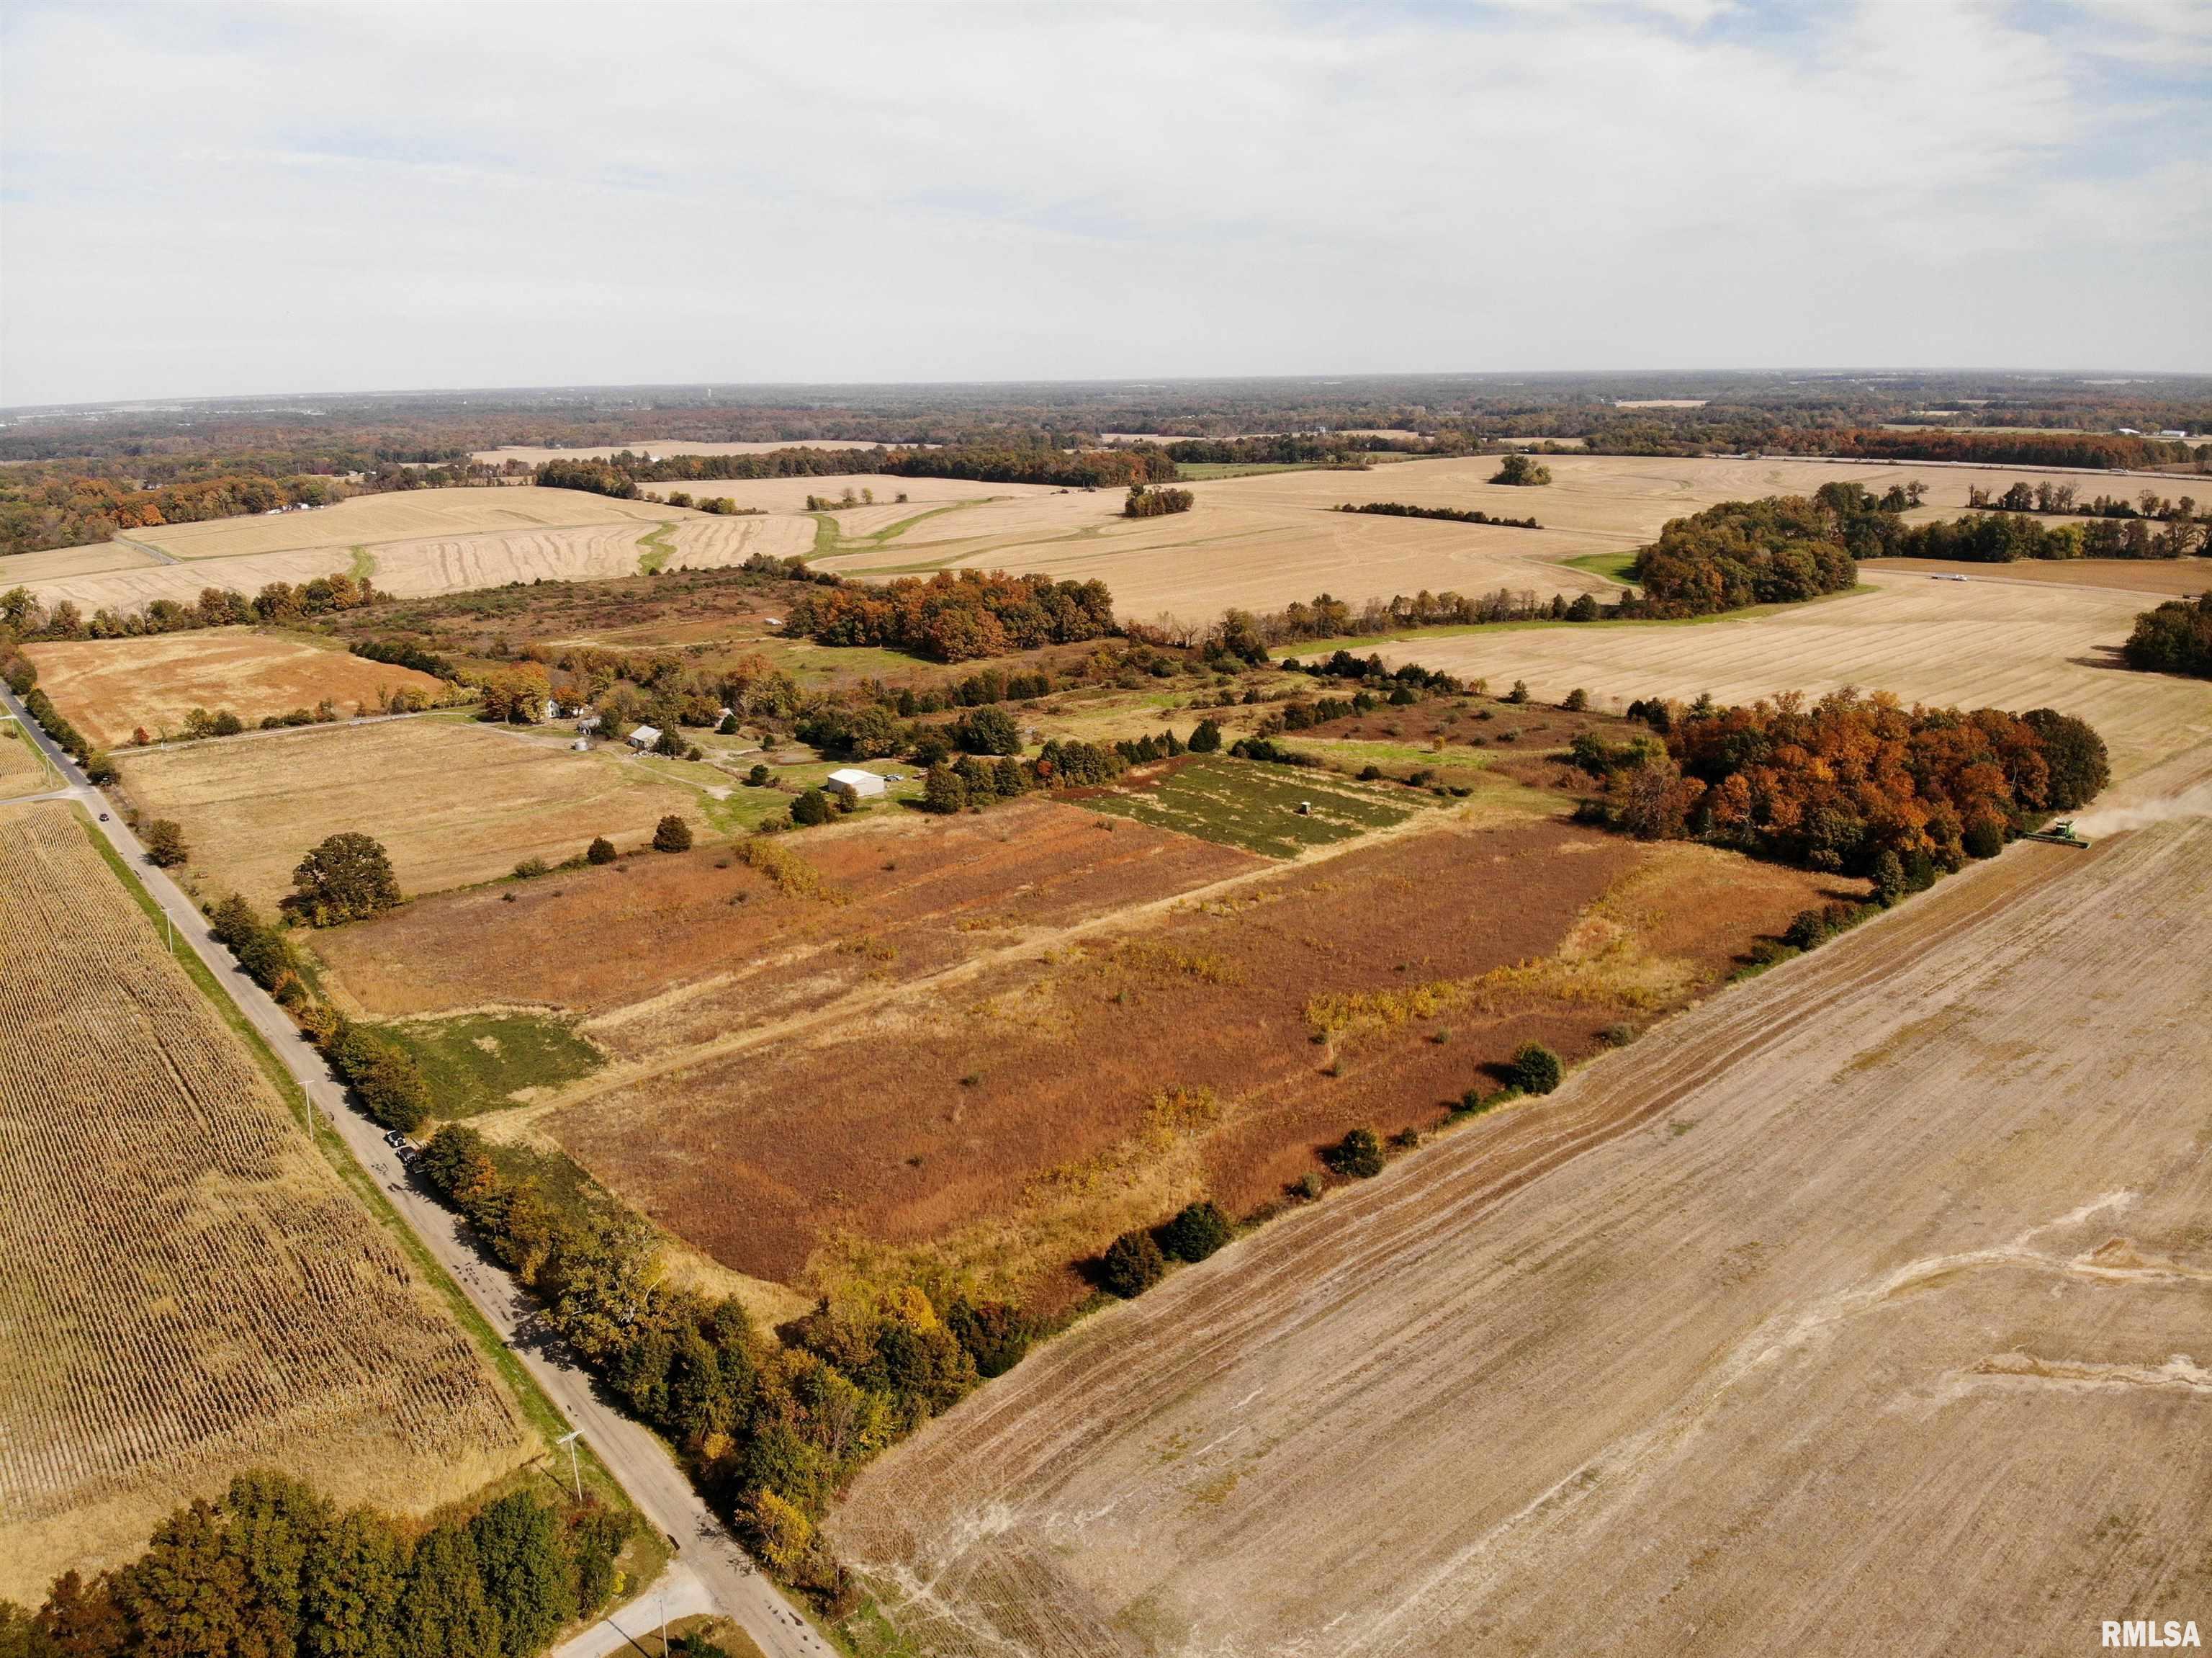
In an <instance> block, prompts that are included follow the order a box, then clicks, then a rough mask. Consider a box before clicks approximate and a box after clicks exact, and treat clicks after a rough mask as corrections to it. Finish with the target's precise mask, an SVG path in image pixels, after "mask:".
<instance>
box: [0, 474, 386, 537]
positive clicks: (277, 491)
mask: <svg viewBox="0 0 2212 1658" xmlns="http://www.w3.org/2000/svg"><path fill="white" fill-rule="evenodd" d="M352 493H354V491H353V490H352V489H351V488H350V487H349V486H348V485H345V484H344V483H343V482H341V481H339V480H338V479H334V478H315V477H294V478H263V477H256V476H252V475H244V474H231V475H227V476H223V477H218V478H204V479H194V480H191V481H190V482H184V483H175V484H163V485H155V486H154V487H152V488H144V489H140V488H133V487H131V485H129V484H128V483H125V482H118V481H117V480H115V479H108V478H102V477H96V476H88V475H86V474H85V473H82V472H64V471H58V470H54V469H40V470H39V471H36V472H31V473H28V474H21V473H16V474H12V475H11V474H7V473H0V556H4V555H5V554H8V553H11V552H38V551H40V549H42V548H46V547H70V546H82V545H83V544H84V543H87V542H92V541H106V540H109V539H112V538H113V537H114V536H116V535H117V534H118V533H124V532H127V531H130V530H135V529H151V528H154V527H156V526H158V525H162V524H197V523H201V522H204V521H207V520H209V519H212V518H237V517H241V516H244V515H247V514H250V513H266V512H276V511H280V510H283V509H286V508H295V507H321V506H328V505H329V504H331V503H332V502H336V501H342V500H343V499H344V498H345V497H347V496H349V495H350V494H352Z"/></svg>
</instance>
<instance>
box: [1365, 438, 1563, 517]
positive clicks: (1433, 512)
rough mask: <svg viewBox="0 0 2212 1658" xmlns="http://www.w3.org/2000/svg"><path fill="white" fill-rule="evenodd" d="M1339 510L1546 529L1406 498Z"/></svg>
mask: <svg viewBox="0 0 2212 1658" xmlns="http://www.w3.org/2000/svg"><path fill="white" fill-rule="evenodd" d="M1507 459H1508V460H1520V459H1522V457H1521V456H1519V455H1509V456H1508V457H1507ZM1550 475H1551V474H1550V473H1549V472H1546V473H1545V476H1546V477H1547V478H1548V477H1550ZM1492 481H1493V482H1495V481H1496V480H1495V479H1493V480H1492ZM1337 510H1338V511H1339V512H1364V513H1373V514H1376V515H1378V516H1380V517H1384V518H1436V519H1441V520H1443V521H1444V522H1446V523H1449V524H1494V525H1497V526H1498V527H1502V528H1504V529H1514V530H1534V529H1541V528H1543V526H1542V525H1541V524H1539V523H1538V522H1537V521H1535V520H1534V519H1533V518H1496V517H1492V515H1490V514H1488V513H1486V512H1479V511H1475V510H1474V509H1466V508H1460V507H1410V506H1407V504H1406V503H1404V502H1402V501H1368V502H1363V503H1358V504H1354V503H1352V502H1349V501H1347V502H1346V503H1344V504H1343V505H1342V506H1340V507H1339V508H1338V509H1337Z"/></svg>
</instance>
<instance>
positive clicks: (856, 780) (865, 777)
mask: <svg viewBox="0 0 2212 1658" xmlns="http://www.w3.org/2000/svg"><path fill="white" fill-rule="evenodd" d="M822 786H823V788H825V789H839V790H842V792H843V793H845V794H848V795H852V796H853V798H854V799H855V800H869V799H872V798H873V797H875V796H876V795H881V794H882V793H883V792H884V780H883V779H882V778H881V777H878V776H877V775H876V774H875V773H874V772H872V771H861V770H860V768H859V767H858V766H852V765H848V766H846V767H844V768H842V770H840V771H832V772H831V773H830V774H829V777H828V778H827V779H825V780H824V781H823V785H822Z"/></svg>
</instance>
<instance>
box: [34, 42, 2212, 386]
mask: <svg viewBox="0 0 2212 1658" xmlns="http://www.w3.org/2000/svg"><path fill="white" fill-rule="evenodd" d="M2105 10H2106V9H2104V8H2098V9H2093V10H2092V11H2089V12H2085V13H2083V14H2081V15H2079V16H2078V17H2077V16H2075V15H2072V14H2069V13H2067V12H2065V11H2063V10H2059V11H2056V12H2051V11H2039V12H2037V13H2034V14H2021V13H2015V12H2014V11H2012V10H2010V9H2006V8H2002V7H1994V6H1987V5H1948V4H1941V3H1911V4H1906V3H1899V0H1874V3H1867V4H1862V5H1858V6H1856V7H1851V6H1846V7H1838V8H1824V9H1813V8H1804V9H1794V8H1793V9H1786V10H1784V11H1782V12H1771V11H1765V10H1762V9H1759V8H1754V7H1749V6H1731V5H1724V4H1719V3H1705V0H1687V3H1684V4H1676V5H1661V6H1652V7H1644V8H1630V7H1624V6H1618V5H1588V6H1579V5H1577V6H1568V5H1549V4H1547V5H1514V6H1497V7H1490V8H1480V9H1452V10H1439V9H1431V8H1417V9H1404V10H1400V9H1390V8H1383V7H1367V8H1358V9H1325V10H1324V9H1311V8H1290V9H1274V8H1266V7H1247V6H1229V5H1218V6H1216V5H1175V6H1168V5H1134V6H1127V7H1111V6H1092V5H1086V6H1082V7H1073V6H1068V7H1062V6H1023V7H1014V6H998V5H964V6H963V5H951V6H933V5H918V4H897V5H876V6H867V5H845V6H812V7H799V6H783V5H766V6H759V7H745V6H714V7H706V6H688V5H676V6H668V7H659V8H656V7H650V6H639V5H631V6H626V7H623V8H621V9H619V11H617V10H613V9H608V8H606V7H605V6H602V5H591V6H586V7H581V8H565V7H546V6H538V5H504V6H495V7H488V8H476V9H471V8H459V7H453V6H440V7H435V8H434V7H418V6H404V5H391V6H384V5H369V6H357V7H323V6H316V7H307V6H296V7H284V8H254V9H246V10H242V11H228V10H216V9H205V8H198V7H181V8H179V7H168V8H145V9H120V10H106V9H95V8H87V7H82V6H71V7H67V8H58V9H47V10H35V9H34V10H21V9H19V10H16V11H15V12H12V13H9V14H7V21H6V22H5V24H4V26H0V27H4V28H5V38H4V40H0V48H3V49H0V105H4V108H5V111H6V113H5V116H4V121H5V129H4V146H3V147H0V154H3V155H4V166H5V186H6V194H5V197H4V198H0V284H4V293H0V298H4V304H0V401H5V402H9V403H25V402H34V401H47V400H60V399H98V398H111V397H128V396H142V395H190V394H194V393H220V392H236V391H247V390H277V389H283V388H289V387H319V388H329V387H369V386H392V385H455V384H477V385H483V384H509V385H512V384H545V383H573V382H580V381H684V380H704V379H715V380H881V379H921V378H956V377H957V378H977V379H981V378H1001V377H1050V376H1090V375H1142V376H1159V375H1173V374H1213V373H1297V372H1320V371H1337V370H1347V369H1439V370H1441V369H1546V368H1576V367H1598V366H1607V365H1618V366H1623V367H1632V366H1645V365H1650V366H1664V365H1668V364H1691V363H1697V364H1711V365H1726V364H1755V363H1812V362H1826V363H1838V362H1891V363H1895V362H1905V361H1916V362H1926V363H2012V364H2019V365H2021V366H2034V365H2038V364H2050V365H2053V366H2058V365H2064V366H2075V365H2079V364H2082V363H2110V364H2112V365H2115V366H2120V367H2128V368H2142V369H2159V368H2173V369H2185V368H2197V369H2201V368H2203V367H2204V366H2205V365H2206V362H2207V359H2208V357H2212V350H2208V345H2212V323H2208V322H2207V321H2206V320H2204V318H2203V306H2202V304H2201V302H2200V301H2199V300H2198V299H2197V297H2196V296H2195V292H2194V290H2195V287H2196V285H2197V282H2196V273H2197V272H2198V271H2202V270H2203V268H2204V265H2205V263H2206V261H2205V257H2204V256H2205V254H2206V253H2207V252H2208V251H2212V211H2208V207H2209V206H2212V203H2208V196H2207V192H2206V190H2205V187H2204V184H2205V169H2204V167H2203V164H2202V163H2201V162H2198V161H2197V159H2196V158H2195V157H2194V155H2193V154H2192V153H2191V151H2190V149H2189V147H2188V146H2187V145H2186V143H2177V142H2176V141H2175V137H2174V135H2173V134H2172V132H2171V131H2168V132H2166V134H2165V136H2164V137H2160V125H2159V124H2158V123H2157V122H2155V121H2148V120H2144V119H2140V118H2139V116H2140V112H2138V111H2135V110H2131V109H2130V107H2128V105H2127V100H2126V98H2125V96H2124V93H2122V92H2116V91H2115V90H2114V87H2115V85H2116V84H2118V85H2121V86H2123V87H2124V80H2125V77H2124V75H2121V74H2118V73H2117V72H2116V70H2115V68H2114V66H2115V65H2118V64H2124V63H2125V62H2126V61H2127V54H2128V53H2130V52H2135V51H2136V50H2138V49H2142V48H2143V47H2144V46H2145V43H2155V42H2180V43H2181V44H2182V45H2184V46H2186V45H2187V44H2188V43H2189V42H2191V41H2194V40H2197V38H2198V37H2199V35H2200V34H2201V31H2200V30H2199V29H2197V26H2196V22H2197V20H2196V19H2194V18H2192V17H2191V16H2189V15H2176V14H2175V13H2173V12H2172V11H2170V10H2167V9H2160V8H2158V7H2155V6H2148V5H2146V6H2140V7H2135V8H2131V9H2130V10H2129V11H2128V13H2127V15H2125V16H2124V17H2118V18H2116V19H2115V20H2113V21H2106V18H2105ZM2115 10H2117V9H2115ZM82 64H100V76H99V77H98V94H97V95H88V90H87V82H86V80H85V78H84V76H82V74H81V73H79V72H77V70H76V66H79V65H82ZM2199 93H2201V88H2194V89H2192V88H2191V86H2189V85H2188V84H2187V83H2186V82H2183V83H2181V84H2180V85H2179V87H2178V88H2177V86H2176V85H2175V84H2174V83H2173V82H2172V81H2171V80H2170V79H2167V80H2164V81H2161V82H2160V92H2159V94H2158V95H2159V96H2160V98H2162V99H2164V100H2166V101H2169V102H2171V101H2174V100H2176V99H2179V100H2181V101H2184V103H2186V102H2187V101H2189V100H2190V99H2191V98H2192V97H2194V96H2197V94H2199ZM2197 113H2198V114H2200V115H2201V113H2202V109H2201V105H2200V106H2199V107H2198V109H2197ZM2117 294H2124V295H2125V296H2126V298H2125V302H2124V303H2115V302H2113V300H2114V296H2116V295H2117Z"/></svg>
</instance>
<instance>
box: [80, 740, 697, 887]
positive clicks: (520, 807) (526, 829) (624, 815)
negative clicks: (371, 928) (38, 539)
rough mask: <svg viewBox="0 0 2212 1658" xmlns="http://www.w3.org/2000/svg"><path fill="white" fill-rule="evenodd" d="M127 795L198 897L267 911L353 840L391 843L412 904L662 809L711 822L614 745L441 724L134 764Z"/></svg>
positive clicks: (646, 833)
mask: <svg viewBox="0 0 2212 1658" xmlns="http://www.w3.org/2000/svg"><path fill="white" fill-rule="evenodd" d="M124 788H125V792H126V793H127V794H128V795H129V797H130V799H131V803H132V804H133V805H135V806H136V807H137V808H138V809H139V810H141V811H143V812H144V813H146V814H148V815H149V816H150V817H162V818H173V819H175V820H177V821H178V823H179V824H180V825H182V826H183V827H184V832H185V841H186V842H187V844H189V845H190V846H191V863H190V865H189V866H188V867H187V869H185V875H186V876H187V878H188V879H189V881H191V883H192V884H193V885H194V886H195V887H197V889H198V890H199V891H200V892H201V893H202V894H203V895H209V894H213V895H216V896H220V895H221V894H222V893H230V892H238V893H244V894H245V895H246V897H247V898H248V899H252V901H253V902H254V903H255V904H257V905H272V904H274V903H275V902H276V899H279V898H280V897H282V896H283V894H284V893H287V892H289V891H290V890H291V877H292V870H293V868H294V866H295V865H296V864H297V863H299V861H300V858H301V855H302V854H303V853H305V852H306V851H307V849H308V848H309V847H311V846H313V845H314V844H316V843H317V842H318V841H319V840H321V839H322V838H324V837H325V835H331V834H335V833H337V832H338V831H340V830H359V831H361V832H364V833H367V834H370V835H374V836H375V837H376V838H377V839H379V840H380V841H382V842H383V843H384V845H385V848H386V850H387V851H389V852H390V853H391V855H392V868H393V869H394V870H396V871H397V872H398V876H399V885H400V889H401V891H403V892H404V893H407V894H409V895H410V896H415V895H418V894H421V893H435V892H438V891H441V890H442V889H444V888H446V887H459V886H462V885H465V884H467V883H469V882H471V881H489V880H491V879H493V878H495V877H496V876H500V875H505V874H507V872H508V871H509V870H510V869H513V867H514V865H515V864H516V863H518V862H520V860H521V859H523V858H526V857H542V858H544V859H546V860H547V861H548V862H549V863H557V862H559V861H560V860H561V859H563V858H568V857H573V856H575V855H576V854H577V853H579V852H580V851H582V850H583V849H584V848H585V846H586V844H589V843H590V841H591V839H592V837H593V836H594V835H605V836H606V837H607V838H609V839H610V840H611V841H613V842H614V843H615V844H617V846H621V847H623V848H624V849H628V848H629V847H633V846H635V845H638V844H641V843H642V842H644V841H645V840H647V838H650V837H651V835H652V833H653V825H654V824H655V823H656V822H657V821H659V819H660V818H661V817H662V816H663V815H664V814H667V813H671V812H673V813H676V814H678V815H681V816H684V817H687V818H689V819H690V821H691V824H692V826H693V829H694V830H695V832H696V831H697V830H698V829H700V828H701V827H702V819H701V816H700V814H699V811H698V808H697V805H696V802H697V800H698V796H697V795H696V793H694V792H693V791H692V790H690V789H685V788H683V787H681V786H680V785H676V784H671V783H667V782H665V781H663V780H662V779H660V778H658V777H654V776H653V773H652V772H651V771H648V770H647V769H646V768H645V767H643V766H642V765H638V764H637V763H636V762H635V760H633V759H629V758H627V757H625V756H623V754H621V753H618V752H617V749H616V748H615V747H612V746H610V745H603V746H601V747H598V748H596V749H594V750H593V751H592V753H586V754H578V753H571V752H570V751H569V749H568V734H566V733H565V732H562V731H556V732H555V733H554V734H553V735H545V734H544V733H542V732H541V733H539V734H538V735H522V734H521V733H519V732H513V731H510V730H508V729H507V728H505V727H499V726H489V725H479V724H477V723H475V722H472V721H469V720H466V719H453V718H446V717H441V716H429V717H427V718H418V719H407V720H393V721H391V722H387V723H385V724H380V725H365V726H353V727H322V728H313V727H311V728H305V729H302V730H298V731H284V732H272V733H270V734H269V735H265V736H263V735H255V736H252V737H240V738H232V739H228V740H227V741H216V742H204V743H194V744H191V745H190V746H189V747H182V748H172V749H164V750H162V751H161V752H159V753H150V754H142V755H135V756H131V757H130V758H129V759H127V760H126V762H125V772H124Z"/></svg>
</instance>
